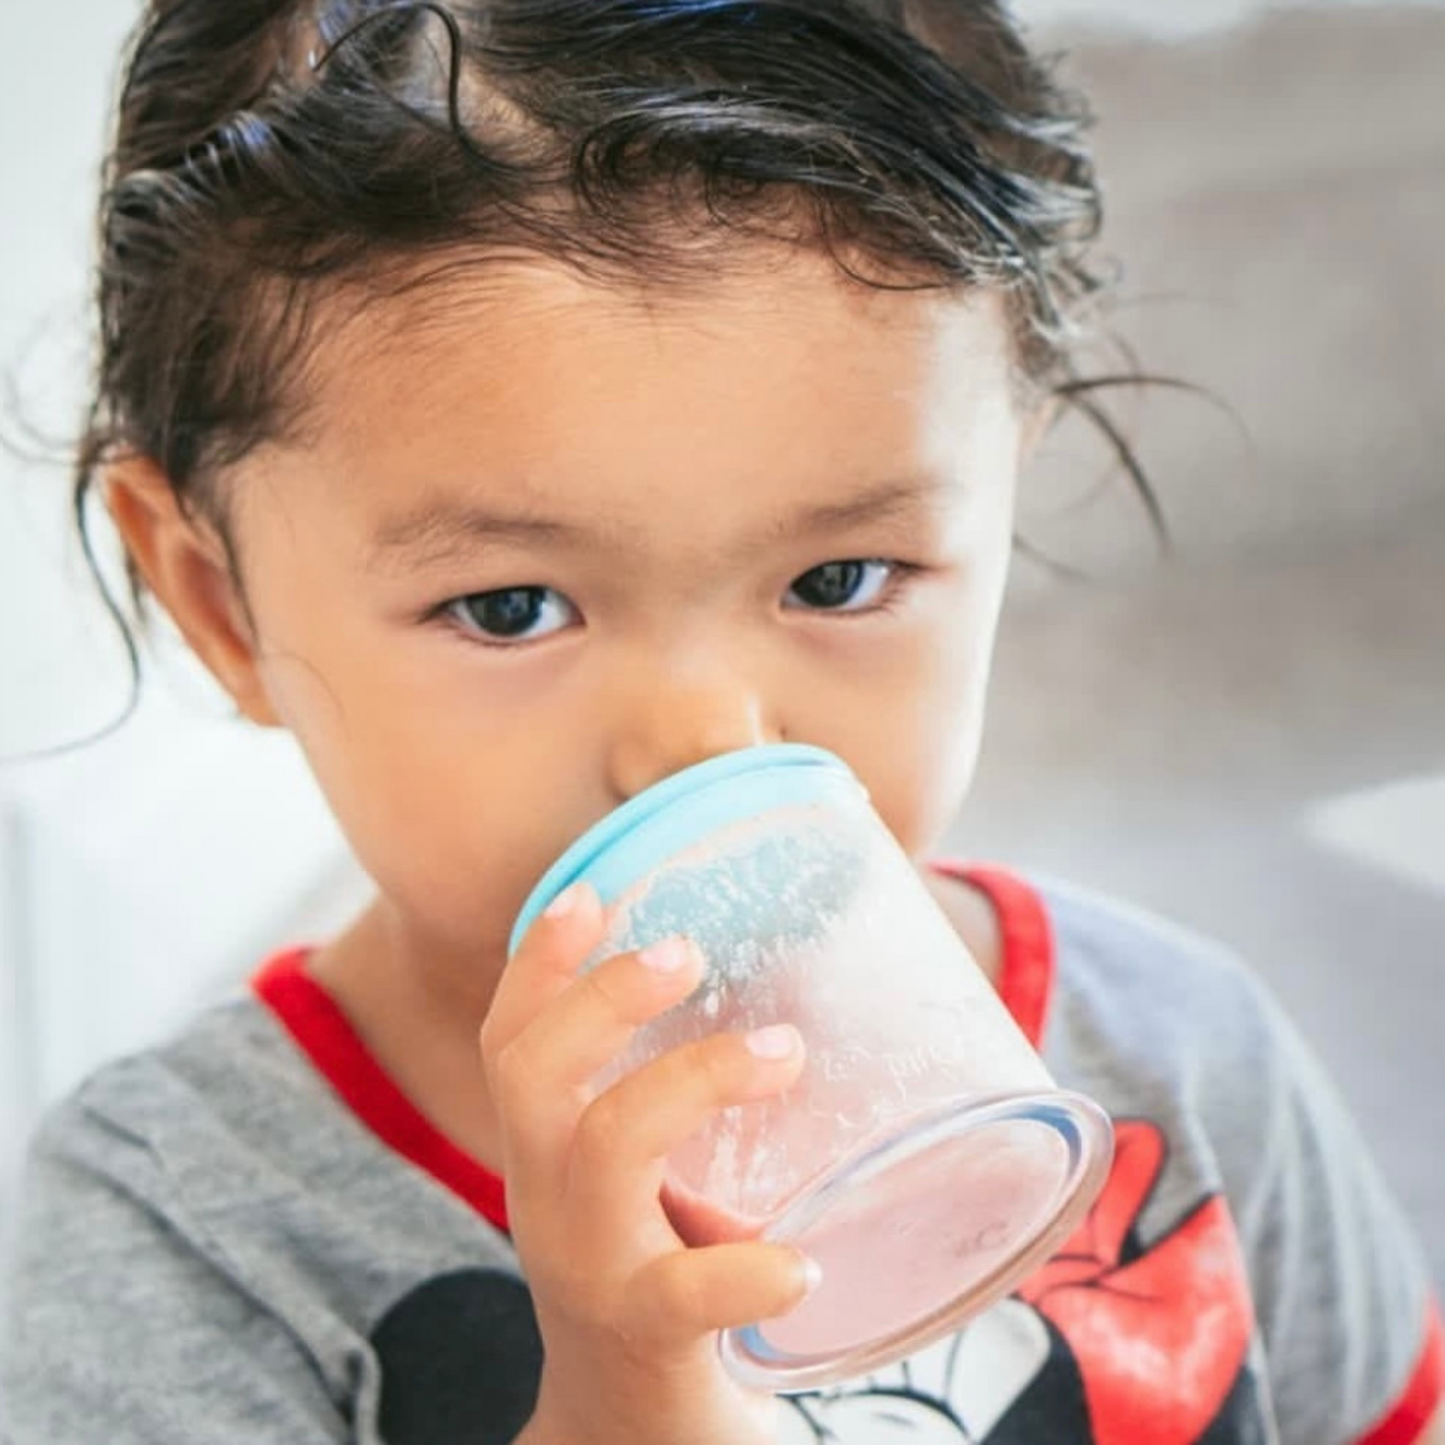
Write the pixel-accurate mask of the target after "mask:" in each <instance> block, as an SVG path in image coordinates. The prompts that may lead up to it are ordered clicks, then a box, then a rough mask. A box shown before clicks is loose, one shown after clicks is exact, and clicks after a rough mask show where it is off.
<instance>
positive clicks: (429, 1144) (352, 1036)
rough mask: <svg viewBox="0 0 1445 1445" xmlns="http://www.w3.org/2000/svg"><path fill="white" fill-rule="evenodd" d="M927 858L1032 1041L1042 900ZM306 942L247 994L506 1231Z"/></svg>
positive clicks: (1041, 973)
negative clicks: (999, 939) (964, 910)
mask: <svg viewBox="0 0 1445 1445" xmlns="http://www.w3.org/2000/svg"><path fill="white" fill-rule="evenodd" d="M935 867H936V868H937V869H938V871H939V872H940V873H946V874H948V875H949V876H951V877H954V878H962V879H963V880H965V881H966V882H968V883H971V884H972V885H973V886H974V887H975V888H978V889H979V890H980V891H981V892H983V893H984V894H985V895H986V896H987V897H988V898H989V900H990V902H992V904H993V906H994V911H995V912H996V913H997V915H998V921H999V930H1000V932H1001V934H1002V936H1003V961H1002V971H1001V973H1000V975H999V982H998V991H999V996H1000V997H1001V998H1002V999H1003V1001H1004V1005H1005V1007H1007V1009H1008V1011H1009V1012H1010V1013H1011V1014H1012V1015H1013V1016H1014V1018H1015V1020H1016V1021H1017V1022H1018V1024H1019V1027H1020V1028H1022V1029H1023V1031H1024V1034H1025V1035H1026V1036H1027V1038H1028V1040H1029V1042H1030V1043H1031V1044H1032V1045H1033V1046H1034V1047H1035V1048H1038V1047H1039V1044H1040V1041H1041V1040H1042V1038H1043V1033H1044V1025H1045V1022H1046V1018H1047V1013H1048V1005H1049V999H1050V996H1051V994H1052V992H1053V979H1054V943H1053V933H1052V931H1051V929H1050V928H1049V920H1048V914H1047V913H1046V912H1045V911H1044V905H1043V900H1042V899H1041V898H1040V897H1039V895H1038V894H1037V893H1036V892H1035V891H1034V890H1033V889H1032V888H1031V887H1030V886H1029V885H1028V884H1027V883H1025V882H1024V881H1023V880H1022V879H1021V878H1017V877H1015V876H1014V875H1013V874H1012V873H1007V872H1005V871H1004V870H1002V869H999V868H977V867H965V866H963V865H962V864H956V863H940V864H936V865H935ZM308 952H309V950H307V949H304V948H293V949H289V950H287V951H286V952H284V953H280V954H277V955H276V956H275V957H274V958H272V959H271V960H270V961H269V962H268V963H266V964H265V965H264V966H263V967H262V968H261V969H260V971H259V972H258V973H257V974H256V976H255V977H254V978H253V979H252V980H251V988H252V990H253V991H254V993H255V994H256V997H257V998H258V999H260V1001H261V1002H262V1004H264V1005H265V1006H266V1008H268V1009H269V1010H270V1011H271V1013H273V1014H274V1015H275V1016H276V1018H277V1019H278V1020H279V1022H280V1023H281V1025H282V1027H283V1028H284V1029H285V1030H286V1032H287V1033H288V1034H290V1035H291V1037H292V1038H293V1039H294V1040H295V1041H296V1044H297V1046H298V1047H299V1048H300V1049H301V1051H302V1053H304V1054H305V1055H306V1056H307V1058H309V1059H310V1060H311V1062H312V1064H314V1065H315V1067H316V1070H317V1072H318V1073H319V1074H321V1076H322V1077H323V1078H324V1079H325V1080H326V1081H327V1082H328V1083H329V1084H330V1085H331V1087H332V1088H333V1089H335V1090H336V1092H337V1093H338V1094H339V1095H340V1096H341V1098H342V1100H343V1101H344V1102H345V1104H346V1105H347V1107H348V1108H350V1110H351V1111H352V1113H353V1114H355V1115H356V1117H357V1118H358V1119H359V1120H360V1121H361V1122H362V1123H363V1124H365V1125H366V1127H367V1128H368V1129H370V1130H371V1132H372V1133H373V1134H375V1135H376V1136H377V1138H379V1139H380V1140H381V1141H382V1143H384V1144H386V1145H387V1146H388V1147H390V1148H391V1149H393V1150H395V1152H396V1153H398V1154H400V1155H401V1156H402V1158H404V1159H408V1160H410V1161H411V1162H412V1163H413V1164H415V1165H416V1166H417V1167H418V1168H419V1169H422V1170H424V1171H425V1172H426V1173H428V1174H430V1175H431V1176H432V1177H433V1178H434V1179H436V1180H437V1181H438V1182H439V1183H441V1184H443V1185H445V1186H446V1187H447V1188H448V1189H450V1190H451V1191H452V1193H453V1194H456V1195H457V1196H459V1197H460V1198H461V1199H463V1200H464V1201H465V1202H466V1203H467V1204H469V1205H471V1207H472V1208H473V1209H475V1210H476V1211H477V1213H478V1214H480V1215H481V1216H482V1217H483V1218H484V1219H486V1220H487V1221H488V1222H489V1223H491V1224H494V1225H496V1227H497V1228H498V1229H501V1230H504V1231H505V1230H506V1229H507V1202H506V1195H505V1189H504V1186H503V1184H502V1181H501V1179H500V1178H499V1177H498V1176H497V1175H496V1174H494V1173H492V1171H491V1170H490V1169H488V1168H487V1167H486V1166H485V1165H483V1164H481V1163H479V1162H478V1161H477V1160H476V1159H474V1158H473V1157H472V1156H471V1155H470V1154H468V1153H466V1152H465V1151H464V1150H462V1149H459V1148H458V1147H457V1146H456V1145H455V1144H453V1143H452V1141H451V1140H450V1139H448V1138H447V1137H446V1135H444V1134H443V1133H442V1132H441V1130H439V1129H438V1128H437V1127H436V1126H435V1125H434V1124H433V1123H432V1122H431V1121H430V1120H429V1119H428V1118H427V1117H426V1116H425V1115H424V1114H423V1113H422V1112H421V1111H420V1110H419V1109H418V1108H417V1107H416V1105H415V1104H413V1103H412V1102H411V1100H410V1099H408V1098H407V1097H406V1095H405V1094H403V1093H402V1091H401V1089H400V1088H398V1086H397V1085H396V1083H395V1082H394V1081H393V1080H392V1078H391V1076H390V1075H389V1074H388V1073H386V1071H385V1070H384V1069H383V1068H382V1067H381V1065H380V1064H379V1063H377V1061H376V1059H375V1058H374V1057H373V1056H372V1054H371V1051H370V1050H369V1049H368V1048H367V1047H366V1045H365V1044H364V1043H363V1042H362V1040H361V1038H360V1036H359V1035H358V1034H357V1033H356V1030H355V1029H353V1028H352V1026H351V1024H350V1022H349V1020H348V1019H347V1017H346V1015H345V1014H344V1013H342V1011H341V1009H340V1008H339V1007H338V1005H337V1003H336V1001H335V1000H334V999H333V998H332V997H331V995H330V994H329V993H327V992H326V990H325V989H324V988H322V987H321V985H320V984H319V983H317V982H316V981H315V979H313V978H312V977H311V976H310V975H309V974H308V973H307V972H306V958H307V954H308Z"/></svg>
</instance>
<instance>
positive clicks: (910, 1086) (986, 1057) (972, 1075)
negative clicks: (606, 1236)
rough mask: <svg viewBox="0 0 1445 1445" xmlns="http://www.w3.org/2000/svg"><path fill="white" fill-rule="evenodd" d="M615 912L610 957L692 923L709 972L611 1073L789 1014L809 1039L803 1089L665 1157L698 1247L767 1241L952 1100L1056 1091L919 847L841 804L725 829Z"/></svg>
mask: <svg viewBox="0 0 1445 1445" xmlns="http://www.w3.org/2000/svg"><path fill="white" fill-rule="evenodd" d="M920 895H922V896H921V897H920ZM612 917H613V923H612V926H611V928H610V929H609V937H608V940H607V942H606V944H605V945H604V946H603V948H602V949H600V950H599V955H605V954H607V953H615V952H619V951H621V950H623V949H626V948H634V947H639V946H641V945H643V944H645V943H648V942H651V941H653V940H654V939H656V938H660V937H664V936H667V935H669V934H672V933H685V934H687V935H688V936H690V937H692V938H693V939H695V940H696V941H697V942H698V944H699V945H700V946H701V948H702V950H703V952H704V954H705V956H706V958H707V960H708V975H707V977H706V979H705V981H704V982H703V984H702V985H701V986H700V987H699V988H698V990H697V991H696V992H695V993H694V994H693V995H692V997H691V998H689V999H688V1000H686V1001H685V1002H684V1003H683V1004H680V1005H679V1006H678V1007H676V1008H674V1009H672V1010H670V1011H669V1012H668V1013H667V1014H665V1015H664V1016H663V1017H662V1018H660V1019H657V1020H655V1021H653V1022H652V1023H651V1024H649V1025H648V1026H647V1027H646V1028H644V1029H642V1030H640V1031H639V1033H638V1035H637V1036H636V1038H635V1040H634V1042H633V1045H632V1046H631V1048H630V1049H629V1050H628V1051H627V1052H626V1053H625V1054H624V1055H623V1057H622V1058H621V1059H620V1060H619V1061H618V1062H617V1064H616V1066H615V1067H614V1069H613V1070H612V1071H610V1072H609V1076H608V1077H605V1078H603V1079H602V1080H600V1081H599V1082H601V1083H603V1084H605V1083H606V1082H608V1081H609V1078H610V1077H615V1076H616V1075H620V1074H622V1073H626V1072H630V1071H631V1070H632V1069H634V1068H636V1067H638V1066H639V1065H641V1064H643V1063H645V1062H647V1061H648V1060H650V1059H652V1058H655V1057H657V1056H659V1055H660V1054H662V1053H664V1052H666V1051H667V1050H669V1049H672V1048H676V1047H678V1046H679V1045H682V1044H684V1043H687V1042H690V1041H692V1040H695V1039H698V1038H701V1037H704V1036H705V1035H708V1034H711V1033H714V1032H718V1031H728V1032H745V1031H747V1030H750V1029H753V1028H757V1027H761V1026H763V1025H767V1024H773V1023H778V1022H783V1021H786V1022H791V1023H793V1024H795V1025H796V1026H797V1027H798V1029H799V1031H800V1032H801V1034H802V1036H803V1039H804V1041H805V1043H806V1047H807V1062H806V1064H805V1066H804V1070H803V1073H802V1076H801V1077H800V1078H799V1080H798V1082H797V1083H796V1084H795V1085H794V1086H793V1087H792V1088H791V1089H790V1090H788V1091H787V1092H786V1093H785V1094H783V1095H782V1096H780V1097H778V1098H775V1099H771V1100H766V1101H762V1102H759V1103H752V1104H747V1105H743V1106H740V1107H736V1108H731V1109H726V1110H723V1111H721V1112H720V1113H719V1114H718V1115H717V1116H715V1117H714V1119H713V1120H712V1121H711V1122H710V1123H709V1124H708V1126H707V1127H706V1128H704V1129H703V1130H702V1131H700V1132H699V1133H698V1134H696V1135H695V1136H694V1137H693V1138H691V1139H690V1140H688V1141H687V1142H686V1143H684V1144H683V1145H682V1146H681V1147H680V1148H678V1149H677V1150H676V1151H675V1152H674V1153H673V1155H672V1156H671V1157H670V1159H669V1161H668V1196H667V1197H668V1198H669V1199H670V1200H671V1201H672V1204H671V1205H670V1208H671V1210H672V1212H673V1214H674V1220H675V1224H676V1227H677V1228H678V1230H679V1233H680V1234H682V1236H683V1237H684V1238H685V1239H688V1240H689V1241H690V1242H697V1243H701V1242H704V1241H709V1242H711V1241H715V1240H717V1239H721V1238H745V1237H750V1236H751V1235H754V1234H756V1233H757V1232H759V1230H761V1229H762V1228H764V1227H765V1226H766V1224H767V1223H768V1221H769V1220H771V1219H772V1218H774V1217H776V1215H777V1214H778V1213H779V1212H780V1211H781V1210H783V1209H784V1208H786V1207H787V1206H788V1204H790V1203H791V1202H792V1201H793V1200H795V1199H796V1198H798V1197H799V1196H800V1195H801V1194H802V1193H803V1192H804V1191H806V1190H807V1189H809V1188H810V1187H812V1186H813V1185H814V1184H815V1183H816V1182H817V1181H819V1180H821V1179H822V1178H824V1177H825V1176H826V1175H827V1174H828V1173H829V1171H830V1170H833V1169H835V1168H836V1167H837V1166H838V1165H839V1164H840V1163H842V1162H843V1161H844V1160H846V1159H848V1158H850V1157H853V1156H855V1155H856V1154H857V1153H858V1152H859V1151H860V1150H861V1149H865V1148H866V1147H868V1146H869V1145H870V1144H872V1143H873V1142H875V1141H877V1140H880V1139H886V1138H888V1137H891V1136H893V1135H896V1134H898V1133H899V1132H901V1131H903V1130H904V1129H905V1128H906V1125H907V1121H908V1120H909V1119H911V1118H914V1117H918V1116H920V1115H922V1114H925V1113H928V1112H930V1111H933V1110H936V1109H937V1108H938V1107H939V1106H940V1105H944V1104H954V1103H957V1102H958V1101H959V1100H961V1099H966V1098H969V1097H977V1098H978V1099H980V1100H985V1099H988V1098H994V1097H998V1096H999V1095H1001V1094H1010V1093H1013V1094H1017V1093H1035V1092H1039V1091H1049V1090H1052V1089H1053V1088H1054V1084H1053V1082H1052V1080H1051V1079H1050V1078H1049V1075H1048V1073H1047V1071H1046V1070H1045V1069H1044V1066H1043V1064H1042V1062H1041V1061H1040V1060H1039V1058H1038V1056H1037V1055H1036V1054H1035V1053H1034V1051H1033V1050H1032V1049H1031V1048H1030V1047H1029V1045H1028V1042H1027V1041H1026V1040H1025V1039H1024V1037H1023V1035H1022V1034H1021V1033H1020V1031H1019V1029H1018V1027H1017V1025H1016V1024H1015V1023H1014V1021H1013V1020H1012V1018H1011V1017H1010V1016H1009V1014H1008V1013H1007V1011H1006V1009H1005V1008H1004V1006H1003V1004H1002V1003H1001V1001H1000V1000H999V998H998V996H997V995H996V994H995V992H994V990H993V987H992V985H991V984H990V983H989V982H988V980H987V979H986V978H985V976H984V975H983V973H982V971H981V970H980V969H978V968H977V966H976V965H975V964H974V963H973V962H972V960H971V959H969V957H968V956H967V954H966V953H965V952H964V950H963V948H962V945H961V944H960V942H959V940H958V938H957V936H956V935H955V933H954V931H953V928H952V925H951V924H949V922H948V921H947V920H946V919H945V918H944V916H943V914H942V913H941V912H940V911H939V910H938V909H937V907H936V906H935V905H934V904H933V902H932V900H931V899H929V898H928V897H927V895H926V893H923V890H922V888H921V884H920V882H919V880H918V878H917V876H916V874H914V872H913V868H912V865H911V864H910V863H909V862H908V860H907V858H906V857H905V856H904V855H903V854H902V853H901V852H900V851H899V850H898V849H897V848H896V846H895V845H893V844H892V841H891V839H888V838H887V837H886V835H884V836H883V837H882V838H880V837H879V836H878V835H877V834H876V833H875V831H874V830H873V829H871V828H868V829H863V828H855V829H848V828H846V827H840V824H839V819H838V816H837V814H836V812H834V811H833V810H831V809H821V808H807V807H795V808H791V809H786V810H777V811H775V812H773V813H770V814H768V815H766V816H765V817H764V818H762V819H758V820H749V821H748V822H745V823H741V824H736V825H733V826H732V827H729V828H726V829H723V830H720V831H719V832H718V833H716V834H713V835H711V836H710V837H709V838H707V839H706V840H705V841H704V842H703V843H702V844H699V845H697V846H695V847H694V848H691V849H689V850H687V851H685V852H683V853H680V854H679V855H677V856H676V857H674V858H673V859H671V860H669V862H668V864H667V865H666V868H665V869H664V870H661V871H660V872H659V873H657V874H654V875H650V876H649V877H648V878H646V879H644V880H643V881H642V882H641V883H640V884H638V885H637V886H635V887H634V888H633V889H631V890H629V891H628V892H627V893H624V894H623V895H622V896H621V897H620V898H618V899H617V900H616V901H615V903H614V905H613V915H612ZM923 1179H924V1176H923V1175H918V1176H917V1182H920V1183H921V1182H922V1181H923ZM958 1187H959V1185H958V1183H957V1181H956V1180H955V1181H950V1182H949V1190H950V1193H951V1194H956V1192H957V1189H958ZM1025 1212H1027V1210H1025Z"/></svg>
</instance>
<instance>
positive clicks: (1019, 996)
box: [933, 862, 1054, 1049]
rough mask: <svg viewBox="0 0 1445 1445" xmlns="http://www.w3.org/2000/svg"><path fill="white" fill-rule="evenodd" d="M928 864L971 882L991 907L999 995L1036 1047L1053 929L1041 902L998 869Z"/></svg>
mask: <svg viewBox="0 0 1445 1445" xmlns="http://www.w3.org/2000/svg"><path fill="white" fill-rule="evenodd" d="M933 866H934V867H935V868H936V869H937V870H938V871H939V872H940V873H946V874H948V875H949V876H951V877H954V878H961V879H963V880H964V882H966V883H970V884H972V885H973V887H975V888H977V889H978V890H979V891H980V892H981V893H983V894H984V896H985V897H987V899H988V900H989V902H990V903H992V904H993V910H994V914H995V916H996V917H997V919H998V926H999V933H1000V935H1001V936H1002V939H1003V961H1002V968H1001V971H1000V973H999V978H998V993H999V997H1000V998H1001V999H1002V1000H1003V1002H1004V1007H1005V1008H1007V1009H1008V1011H1009V1012H1010V1013H1011V1014H1012V1015H1013V1017H1014V1021H1015V1022H1016V1023H1017V1024H1018V1026H1019V1027H1020V1028H1021V1029H1022V1030H1023V1032H1024V1037H1025V1038H1027V1039H1028V1041H1029V1043H1030V1044H1032V1045H1033V1046H1034V1048H1035V1049H1041V1048H1042V1047H1043V1038H1044V1030H1045V1028H1046V1027H1047V1026H1048V1019H1049V1004H1050V1003H1051V1002H1052V1000H1053V995H1054V931H1053V928H1052V926H1051V925H1050V923H1049V915H1048V910H1047V909H1046V908H1045V907H1044V900H1043V898H1042V897H1040V895H1039V892H1038V890H1037V889H1036V888H1034V887H1033V886H1032V885H1031V884H1029V883H1026V882H1025V881H1024V880H1023V879H1022V878H1020V877H1019V876H1018V875H1017V874H1014V873H1010V872H1008V871H1007V870H1006V869H1003V868H995V867H992V866H982V865H978V864H963V863H952V862H939V863H935V864H934V865H933Z"/></svg>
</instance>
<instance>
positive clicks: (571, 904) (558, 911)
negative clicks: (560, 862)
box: [542, 883, 586, 918]
mask: <svg viewBox="0 0 1445 1445" xmlns="http://www.w3.org/2000/svg"><path fill="white" fill-rule="evenodd" d="M585 886H586V885H585V884H582V883H574V884H573V885H572V886H571V887H570V888H564V889H563V890H562V891H561V892H560V893H559V894H558V895H557V896H556V897H555V898H554V899H553V900H552V901H551V902H550V903H549V904H548V905H547V906H546V907H545V908H544V909H543V910H542V917H543V918H566V916H567V915H568V914H569V913H571V912H573V911H574V910H575V909H576V907H577V905H578V904H579V903H580V902H581V901H582V889H583V888H584V887H585Z"/></svg>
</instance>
